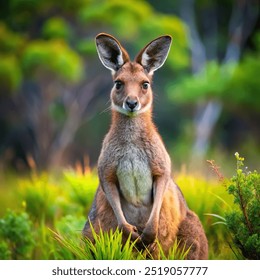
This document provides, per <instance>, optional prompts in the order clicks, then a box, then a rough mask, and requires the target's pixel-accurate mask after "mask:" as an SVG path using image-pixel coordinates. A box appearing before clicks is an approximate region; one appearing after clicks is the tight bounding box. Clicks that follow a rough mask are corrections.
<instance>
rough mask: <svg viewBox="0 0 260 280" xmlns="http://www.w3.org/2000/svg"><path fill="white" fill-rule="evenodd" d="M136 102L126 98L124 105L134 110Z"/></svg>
mask: <svg viewBox="0 0 260 280" xmlns="http://www.w3.org/2000/svg"><path fill="white" fill-rule="evenodd" d="M137 104H138V102H137V100H127V101H126V105H127V107H128V108H129V109H131V110H134V108H135V107H136V106H137Z"/></svg>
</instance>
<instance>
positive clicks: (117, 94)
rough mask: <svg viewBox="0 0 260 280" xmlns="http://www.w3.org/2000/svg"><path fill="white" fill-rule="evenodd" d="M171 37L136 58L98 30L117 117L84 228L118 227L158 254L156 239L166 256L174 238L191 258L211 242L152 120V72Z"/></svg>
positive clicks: (106, 141)
mask: <svg viewBox="0 0 260 280" xmlns="http://www.w3.org/2000/svg"><path fill="white" fill-rule="evenodd" d="M171 41H172V38H171V36H168V35H166V36H161V37H159V38H157V39H155V40H153V41H151V42H150V43H149V44H148V45H146V46H145V47H144V48H143V49H142V50H141V51H140V52H139V54H138V55H137V56H136V58H135V59H134V61H131V60H130V58H129V55H128V53H127V51H126V50H125V49H124V48H123V47H122V46H121V44H120V43H119V41H118V40H117V39H115V38H114V37H113V36H111V35H109V34H105V33H101V34H99V35H97V37H96V47H97V52H98V55H99V58H100V60H101V62H102V63H103V65H104V66H105V67H106V68H108V69H109V70H110V71H111V72H112V77H113V81H114V86H113V88H112V91H111V96H110V97H111V109H112V123H111V127H110V129H109V132H108V134H107V135H106V137H105V139H104V141H103V146H102V150H101V153H100V156H99V160H98V176H99V182H100V184H99V186H98V189H97V192H96V195H95V199H94V202H93V205H92V208H91V210H90V213H89V217H88V220H87V222H86V224H85V227H84V229H83V235H84V236H86V237H88V238H90V239H92V240H93V237H92V232H91V228H90V222H91V224H92V226H93V227H94V229H95V231H96V232H98V231H99V230H100V228H101V229H102V230H103V231H109V230H110V229H112V230H116V228H119V229H121V230H122V231H123V237H124V240H126V239H127V238H128V237H129V235H131V239H132V240H136V242H137V243H136V244H142V245H145V247H146V248H148V250H150V254H151V255H152V256H153V258H155V259H156V258H158V253H159V249H158V245H157V243H156V242H155V240H156V238H157V239H158V241H159V243H160V244H161V247H162V249H163V251H164V253H165V254H166V255H167V254H168V253H169V250H170V248H171V247H172V246H173V244H174V242H175V240H176V238H177V239H178V240H179V241H180V244H181V245H180V246H182V247H184V246H185V248H189V247H190V250H189V253H188V256H187V258H188V259H207V257H208V242H207V238H206V236H205V233H204V230H203V227H202V225H201V223H200V220H199V218H198V217H197V215H196V214H195V213H194V212H192V211H191V210H189V208H188V206H187V204H186V202H185V199H184V197H183V195H182V193H181V191H180V189H179V187H178V186H177V185H176V184H175V183H174V181H173V179H172V176H171V171H172V170H171V160H170V157H169V155H168V153H167V151H166V148H165V146H164V143H163V141H162V138H161V136H160V135H159V133H158V131H157V129H156V127H155V125H154V123H153V120H152V104H153V92H152V88H151V84H152V77H153V73H154V71H155V70H157V69H159V68H160V67H161V66H162V65H163V64H164V62H165V60H166V58H167V56H168V52H169V50H170V46H171Z"/></svg>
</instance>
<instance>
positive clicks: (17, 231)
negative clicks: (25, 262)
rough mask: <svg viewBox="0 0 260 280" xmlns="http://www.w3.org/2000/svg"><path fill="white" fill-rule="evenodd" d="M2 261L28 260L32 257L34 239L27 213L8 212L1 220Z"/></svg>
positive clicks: (0, 246) (0, 249)
mask: <svg viewBox="0 0 260 280" xmlns="http://www.w3.org/2000/svg"><path fill="white" fill-rule="evenodd" d="M0 237H1V239H2V241H1V242H0V259H27V258H28V257H30V253H31V251H32V246H33V244H34V237H33V234H32V223H31V221H30V220H29V216H28V214H27V213H25V212H22V213H15V212H14V211H11V210H8V211H7V213H6V215H5V216H4V217H3V218H2V219H0Z"/></svg>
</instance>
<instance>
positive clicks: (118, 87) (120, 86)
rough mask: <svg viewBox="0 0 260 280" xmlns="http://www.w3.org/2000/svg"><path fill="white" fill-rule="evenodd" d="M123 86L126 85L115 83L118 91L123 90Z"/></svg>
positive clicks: (119, 82)
mask: <svg viewBox="0 0 260 280" xmlns="http://www.w3.org/2000/svg"><path fill="white" fill-rule="evenodd" d="M123 85H124V84H123V83H122V82H121V81H115V87H116V89H117V90H119V89H121V88H122V87H123Z"/></svg>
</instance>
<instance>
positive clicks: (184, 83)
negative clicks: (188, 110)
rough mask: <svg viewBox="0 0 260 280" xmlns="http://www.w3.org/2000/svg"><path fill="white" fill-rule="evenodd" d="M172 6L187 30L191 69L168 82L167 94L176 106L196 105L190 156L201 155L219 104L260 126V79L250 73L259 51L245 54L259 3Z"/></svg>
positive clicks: (182, 3) (189, 0)
mask: <svg viewBox="0 0 260 280" xmlns="http://www.w3.org/2000/svg"><path fill="white" fill-rule="evenodd" d="M174 8H175V9H179V14H180V17H181V18H182V19H183V20H184V22H185V23H186V24H187V26H188V29H189V33H188V34H189V45H190V54H191V67H190V69H191V71H190V73H187V74H186V76H184V77H182V79H180V80H179V81H178V82H170V84H169V86H168V94H169V96H170V98H171V99H172V100H173V101H174V102H182V103H185V104H191V103H192V104H194V103H196V104H197V109H196V112H195V118H194V125H195V141H194V144H193V153H195V154H196V155H198V156H200V157H203V156H205V153H206V152H207V150H208V147H209V144H210V139H211V136H212V133H213V129H214V128H215V125H216V123H217V121H218V120H219V118H220V116H221V113H222V111H223V106H224V109H225V110H228V111H229V112H230V113H231V114H234V110H236V111H239V114H241V115H247V117H249V119H250V125H251V124H253V123H255V122H257V121H254V119H255V120H256V118H254V117H255V116H256V115H257V116H258V122H259V112H260V111H259V108H260V107H259V81H257V79H254V77H255V74H253V73H257V72H255V71H257V69H259V48H258V50H255V52H251V54H250V55H248V54H245V51H246V50H247V47H246V46H247V45H248V44H249V43H250V44H251V46H252V42H250V40H249V38H252V37H253V36H254V34H255V33H256V31H257V29H256V24H257V21H258V20H259V3H258V2H257V1H254V0H249V1H246V0H242V1H241V0H237V1H231V0H230V1H226V0H225V1H223V0H222V1H205V0H201V1H194V0H183V1H177V2H176V3H175V7H174ZM253 48H255V49H256V48H257V47H256V45H255V46H253ZM242 54H244V58H243V60H241V57H242ZM253 103H254V104H253ZM232 110H233V111H232ZM231 111H232V112H231ZM254 131H256V130H254ZM257 134H258V135H259V132H258V133H257ZM257 134H256V135H257Z"/></svg>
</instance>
